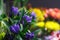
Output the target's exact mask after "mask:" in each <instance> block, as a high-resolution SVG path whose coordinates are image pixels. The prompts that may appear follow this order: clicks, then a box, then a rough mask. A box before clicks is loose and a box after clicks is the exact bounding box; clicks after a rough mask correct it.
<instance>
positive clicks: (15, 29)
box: [10, 24, 20, 33]
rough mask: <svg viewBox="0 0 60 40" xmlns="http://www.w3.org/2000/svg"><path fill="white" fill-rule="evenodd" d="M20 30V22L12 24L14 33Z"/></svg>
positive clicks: (11, 29) (11, 27)
mask: <svg viewBox="0 0 60 40" xmlns="http://www.w3.org/2000/svg"><path fill="white" fill-rule="evenodd" d="M19 30H20V26H19V25H18V24H14V25H12V26H10V31H11V32H13V33H18V32H19Z"/></svg>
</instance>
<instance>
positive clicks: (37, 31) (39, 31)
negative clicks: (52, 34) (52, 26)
mask: <svg viewBox="0 0 60 40" xmlns="http://www.w3.org/2000/svg"><path fill="white" fill-rule="evenodd" d="M38 33H42V31H41V29H37V30H35V31H34V34H35V36H37V35H38Z"/></svg>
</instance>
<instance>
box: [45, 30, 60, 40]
mask: <svg viewBox="0 0 60 40" xmlns="http://www.w3.org/2000/svg"><path fill="white" fill-rule="evenodd" d="M45 40H60V32H59V31H56V32H52V33H51V35H49V36H46V37H45Z"/></svg>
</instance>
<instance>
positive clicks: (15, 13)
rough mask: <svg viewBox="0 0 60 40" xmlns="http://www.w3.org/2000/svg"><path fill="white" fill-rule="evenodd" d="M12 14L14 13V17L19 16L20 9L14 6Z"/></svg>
mask: <svg viewBox="0 0 60 40" xmlns="http://www.w3.org/2000/svg"><path fill="white" fill-rule="evenodd" d="M12 12H13V13H14V15H17V14H18V12H19V11H18V8H17V7H14V6H12Z"/></svg>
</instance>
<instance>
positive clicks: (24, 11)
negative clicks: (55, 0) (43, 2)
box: [0, 0, 60, 40]
mask: <svg viewBox="0 0 60 40" xmlns="http://www.w3.org/2000/svg"><path fill="white" fill-rule="evenodd" d="M4 1H5V2H6V0H4ZM11 1H12V0H11ZM27 1H28V0H14V1H13V2H14V3H13V4H12V5H10V6H11V7H10V8H9V7H8V8H9V9H8V10H10V11H9V12H8V14H6V12H5V11H4V10H2V9H3V4H4V3H3V1H1V2H2V4H1V5H0V6H1V8H0V13H1V14H0V40H60V9H58V8H49V9H47V8H32V7H31V5H28V6H26V4H27ZM16 3H21V6H19V7H18V6H17V5H18V4H17V5H16Z"/></svg>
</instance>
